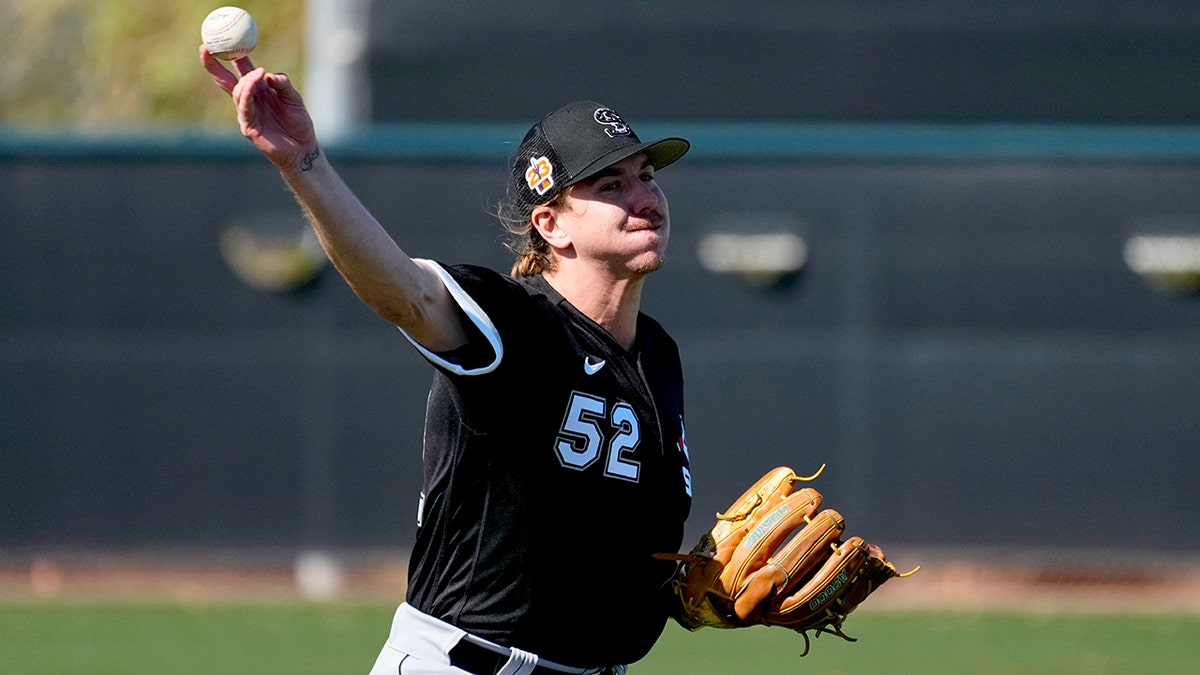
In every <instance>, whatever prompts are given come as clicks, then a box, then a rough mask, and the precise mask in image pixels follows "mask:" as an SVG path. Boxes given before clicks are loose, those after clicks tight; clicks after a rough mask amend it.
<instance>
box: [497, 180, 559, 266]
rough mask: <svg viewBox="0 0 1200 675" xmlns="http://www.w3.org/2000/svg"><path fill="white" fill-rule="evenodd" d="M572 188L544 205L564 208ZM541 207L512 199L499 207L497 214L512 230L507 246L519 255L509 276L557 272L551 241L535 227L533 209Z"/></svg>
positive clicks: (505, 244)
mask: <svg viewBox="0 0 1200 675" xmlns="http://www.w3.org/2000/svg"><path fill="white" fill-rule="evenodd" d="M569 191H570V189H569V188H568V190H566V191H564V192H561V193H559V194H558V195H557V196H556V197H555V198H554V199H551V200H550V201H548V202H546V203H545V204H541V205H540V206H548V207H550V208H552V209H558V208H560V207H561V206H562V205H563V204H564V203H565V202H566V195H567V192H569ZM535 208H537V206H528V205H521V204H516V203H514V202H513V201H511V200H506V201H505V202H503V203H501V204H500V206H499V208H497V209H496V217H497V218H499V219H500V224H501V225H502V226H503V227H504V230H505V231H506V232H507V233H508V241H506V242H505V243H504V246H505V248H507V249H508V250H509V251H512V253H513V254H514V255H516V256H517V260H516V261H515V262H514V263H513V265H512V269H510V270H509V271H508V274H509V276H513V277H518V276H519V277H531V276H534V275H535V274H542V273H543V272H552V271H554V266H555V259H554V254H553V252H552V251H551V249H550V244H548V243H547V242H546V240H545V239H543V238H542V235H541V234H540V233H539V232H538V231H537V228H536V227H534V226H533V217H532V216H533V210H534V209H535Z"/></svg>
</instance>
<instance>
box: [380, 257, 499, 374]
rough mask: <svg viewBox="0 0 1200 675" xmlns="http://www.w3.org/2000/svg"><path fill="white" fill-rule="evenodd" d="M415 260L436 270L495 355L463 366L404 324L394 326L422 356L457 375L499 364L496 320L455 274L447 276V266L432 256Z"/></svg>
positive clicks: (483, 372) (476, 371) (484, 369)
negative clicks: (428, 346)
mask: <svg viewBox="0 0 1200 675" xmlns="http://www.w3.org/2000/svg"><path fill="white" fill-rule="evenodd" d="M414 262H416V263H417V264H418V265H420V266H422V267H424V268H426V269H428V270H431V271H433V272H435V273H436V274H437V275H438V278H439V279H441V280H442V284H443V285H445V286H446V290H448V291H450V297H452V298H454V301H455V302H456V303H458V307H459V309H461V310H462V311H463V313H465V314H466V315H467V318H469V319H470V320H471V323H472V324H474V325H475V327H476V328H478V329H479V332H480V333H483V337H484V338H485V339H486V340H487V341H488V344H490V345H491V346H492V352H493V353H494V354H495V355H496V358H494V359H492V362H491V363H489V364H487V365H485V366H481V367H479V368H463V367H462V366H461V365H459V364H457V363H453V362H451V361H447V360H446V359H443V358H442V357H441V356H438V355H437V354H435V353H434V352H431V351H429V350H428V349H426V348H425V347H424V346H423V345H422V344H421V343H419V342H417V341H416V340H414V339H412V336H411V335H409V334H408V333H406V332H405V331H404V329H403V328H400V327H399V326H397V327H396V328H398V329H399V330H400V332H401V333H402V334H403V335H404V337H405V338H407V339H408V341H409V342H411V343H412V345H413V346H414V347H416V348H417V351H419V352H421V355H422V356H424V357H425V358H426V359H429V361H430V362H432V363H433V364H435V365H437V366H438V367H440V368H443V369H445V370H448V371H450V372H452V373H454V374H456V375H486V374H488V373H490V372H492V371H493V370H495V369H496V368H498V367H499V366H500V361H501V360H502V359H503V358H504V345H503V344H502V343H501V341H500V333H499V332H498V331H497V330H496V326H495V324H493V323H492V319H491V317H489V316H488V315H487V313H486V312H484V311H483V308H482V307H480V306H479V303H477V302H475V299H474V298H472V297H471V296H470V295H468V294H467V292H466V291H464V290H463V288H462V286H459V285H458V282H457V281H455V280H454V277H452V276H450V274H449V273H448V272H447V271H446V270H444V269H442V266H441V265H439V264H437V263H436V262H434V261H432V260H425V259H423V258H415V259H414Z"/></svg>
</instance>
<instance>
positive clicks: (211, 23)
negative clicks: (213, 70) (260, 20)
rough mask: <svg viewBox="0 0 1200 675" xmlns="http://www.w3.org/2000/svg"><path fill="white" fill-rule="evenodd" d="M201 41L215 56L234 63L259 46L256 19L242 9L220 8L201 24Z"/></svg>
mask: <svg viewBox="0 0 1200 675" xmlns="http://www.w3.org/2000/svg"><path fill="white" fill-rule="evenodd" d="M200 39H201V40H203V41H204V46H205V47H208V51H209V52H211V53H212V55H213V56H215V57H217V58H218V59H222V60H224V61H234V60H236V59H240V58H242V57H243V56H247V55H249V54H250V52H252V51H254V47H255V46H256V45H257V44H258V26H256V25H255V24H254V17H252V16H250V12H247V11H246V10H244V9H242V8H241V7H219V8H217V9H214V10H213V11H212V12H210V13H209V15H208V16H207V17H205V18H204V23H202V24H200Z"/></svg>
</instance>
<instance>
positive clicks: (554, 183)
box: [508, 101, 691, 209]
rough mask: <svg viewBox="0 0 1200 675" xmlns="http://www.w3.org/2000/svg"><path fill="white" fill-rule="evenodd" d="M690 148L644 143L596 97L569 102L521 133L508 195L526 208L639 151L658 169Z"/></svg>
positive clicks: (679, 141) (680, 143)
mask: <svg viewBox="0 0 1200 675" xmlns="http://www.w3.org/2000/svg"><path fill="white" fill-rule="evenodd" d="M690 147H691V144H690V143H688V141H687V140H686V139H683V138H663V139H661V140H657V141H651V142H648V143H643V142H642V140H641V139H639V138H638V136H637V134H635V133H634V132H633V129H632V128H631V127H630V126H629V124H628V123H626V122H625V120H624V119H623V118H622V117H621V116H620V115H618V114H617V113H616V111H614V110H613V109H612V108H609V107H608V106H606V105H603V104H600V103H596V102H595V101H575V102H574V103H568V104H567V105H565V106H563V107H561V108H559V109H558V110H555V111H554V112H552V113H550V114H549V115H546V116H545V117H543V118H542V119H541V121H539V122H538V123H537V124H535V125H533V128H532V129H530V130H529V133H527V134H525V138H524V139H523V140H522V141H521V146H520V147H519V148H518V149H517V156H516V158H515V159H514V160H513V167H512V176H511V180H510V181H509V187H508V191H509V200H510V202H511V203H512V204H513V205H515V206H518V207H521V208H523V209H529V208H532V207H533V206H536V205H538V204H545V203H546V202H548V201H550V200H552V199H554V198H555V197H557V196H558V195H560V194H562V193H563V191H564V190H566V189H567V188H569V187H570V186H572V185H574V184H575V183H578V182H579V181H581V180H584V179H586V178H589V177H591V176H593V175H595V174H597V173H599V172H600V171H602V170H604V169H606V168H608V167H610V166H612V165H613V164H616V163H617V162H619V161H621V160H623V159H626V158H628V157H632V156H633V155H636V154H638V153H639V152H644V153H646V156H647V157H648V158H649V160H650V164H651V166H653V167H654V168H655V169H661V168H663V167H664V166H667V165H668V164H670V163H672V162H674V161H675V160H677V159H679V158H680V157H683V155H684V153H686V152H687V151H688V148H690Z"/></svg>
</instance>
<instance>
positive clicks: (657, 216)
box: [629, 209, 667, 230]
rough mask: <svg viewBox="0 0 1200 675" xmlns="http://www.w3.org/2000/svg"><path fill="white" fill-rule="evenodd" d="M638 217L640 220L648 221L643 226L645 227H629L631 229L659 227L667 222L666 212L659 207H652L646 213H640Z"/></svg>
mask: <svg viewBox="0 0 1200 675" xmlns="http://www.w3.org/2000/svg"><path fill="white" fill-rule="evenodd" d="M637 218H638V219H639V220H644V221H645V222H646V223H647V225H646V226H643V227H631V228H629V229H631V230H645V229H650V228H654V229H657V228H660V227H662V226H663V225H665V224H666V223H667V216H666V214H665V213H663V212H662V211H659V210H658V209H650V210H649V211H647V212H646V213H644V214H640V215H638V216H637Z"/></svg>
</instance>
